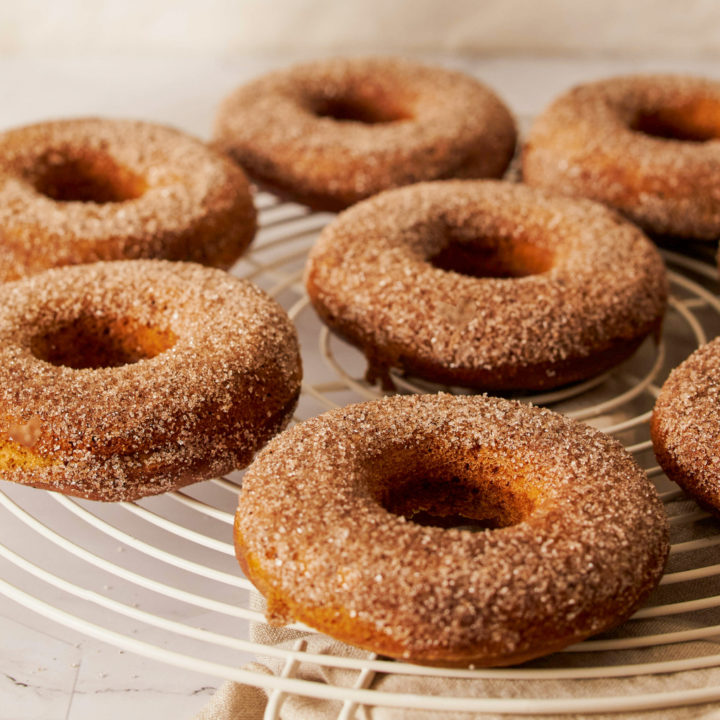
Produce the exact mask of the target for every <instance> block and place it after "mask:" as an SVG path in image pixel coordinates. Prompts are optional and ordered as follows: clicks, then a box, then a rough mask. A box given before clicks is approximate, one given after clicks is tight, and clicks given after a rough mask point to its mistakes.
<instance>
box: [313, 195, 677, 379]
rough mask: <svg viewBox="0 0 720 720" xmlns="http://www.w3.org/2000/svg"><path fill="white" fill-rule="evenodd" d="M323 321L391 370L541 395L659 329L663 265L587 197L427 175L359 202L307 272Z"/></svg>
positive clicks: (380, 373) (325, 236)
mask: <svg viewBox="0 0 720 720" xmlns="http://www.w3.org/2000/svg"><path fill="white" fill-rule="evenodd" d="M306 286H307V290H308V293H309V296H310V300H311V302H312V304H313V306H314V307H315V309H316V310H317V312H318V313H319V315H320V317H321V319H322V320H323V322H325V323H326V324H327V325H328V326H329V327H330V329H332V330H333V331H335V332H336V333H337V334H338V335H340V336H341V337H343V338H345V339H347V340H349V341H350V342H351V343H354V344H355V345H357V346H359V347H360V348H361V349H362V350H363V352H364V353H365V355H366V356H367V359H368V363H369V372H368V379H369V380H371V381H372V380H375V379H376V378H378V377H379V378H382V379H383V380H384V383H385V385H386V386H387V385H390V384H391V381H390V378H389V376H388V369H389V368H400V369H402V370H404V371H406V372H409V373H411V374H413V375H417V376H419V377H422V378H426V379H429V380H433V381H436V382H441V383H447V384H451V385H464V386H468V387H478V388H484V389H494V390H511V389H540V388H550V387H555V386H559V385H563V384H565V383H569V382H573V381H576V380H581V379H583V378H587V377H590V376H592V375H596V374H598V373H600V372H603V371H605V370H607V369H608V368H610V367H612V366H614V365H616V364H617V363H619V362H621V361H622V360H624V359H626V358H627V357H629V356H630V355H631V354H632V353H633V352H634V351H635V350H636V349H637V348H638V346H639V345H640V343H641V342H642V341H643V339H644V338H645V337H646V336H647V335H648V334H649V333H657V332H659V328H660V325H661V322H662V317H663V312H664V308H665V302H666V296H667V279H666V273H665V269H664V265H663V262H662V260H661V258H660V255H659V254H658V252H657V250H656V249H655V247H654V246H653V244H652V243H651V242H650V241H649V240H648V239H647V238H646V237H645V236H644V235H643V234H642V232H640V231H639V230H638V229H637V228H636V227H635V226H633V225H631V224H630V223H629V222H626V221H624V220H622V219H621V218H620V217H619V216H617V215H616V214H614V213H612V212H611V211H609V210H607V209H606V208H604V207H602V206H600V205H598V204H595V203H591V202H589V201H584V200H573V199H569V198H563V197H555V196H552V195H549V194H547V193H545V192H543V191H540V190H535V189H533V188H528V187H526V186H523V185H517V184H510V183H503V182H495V181H445V182H436V183H423V184H419V185H415V186H412V187H408V188H402V189H399V190H393V191H388V192H385V193H382V194H380V195H378V196H376V197H374V198H371V199H369V200H366V201H365V202H363V203H360V204H358V205H356V206H355V207H352V208H350V209H349V210H347V211H345V212H344V213H342V214H341V215H339V216H338V217H337V218H336V219H335V220H334V221H333V222H332V223H330V225H328V226H327V227H326V228H325V229H324V230H323V232H322V234H321V236H320V238H319V240H318V241H317V243H316V245H315V246H314V247H313V249H312V251H311V252H310V256H309V260H308V264H307V268H306Z"/></svg>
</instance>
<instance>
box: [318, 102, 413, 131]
mask: <svg viewBox="0 0 720 720" xmlns="http://www.w3.org/2000/svg"><path fill="white" fill-rule="evenodd" d="M311 108H312V112H313V114H314V115H316V116H317V117H326V118H331V119H333V120H337V121H339V122H357V123H363V124H365V125H379V124H382V123H390V122H396V121H397V120H407V119H408V118H409V117H410V115H409V114H408V113H407V112H405V111H403V110H402V109H401V108H399V107H398V106H397V105H395V104H393V103H392V102H389V101H388V100H385V99H377V98H376V99H371V98H366V97H360V96H356V95H342V96H334V97H318V98H314V99H313V100H312V102H311Z"/></svg>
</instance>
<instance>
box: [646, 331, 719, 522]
mask: <svg viewBox="0 0 720 720" xmlns="http://www.w3.org/2000/svg"><path fill="white" fill-rule="evenodd" d="M651 427H652V438H653V445H654V448H655V454H656V455H657V458H658V462H659V463H660V465H661V466H662V467H663V469H664V470H665V472H666V473H667V475H668V477H669V478H670V479H671V480H674V481H675V482H677V483H678V484H679V485H681V486H682V487H683V489H685V490H686V491H687V492H688V493H689V494H691V495H692V496H694V497H695V498H696V499H697V500H698V501H699V502H700V503H701V504H702V505H703V506H705V507H707V508H708V509H709V510H710V511H711V512H713V513H714V514H715V515H720V453H718V447H719V446H720V338H716V339H715V340H713V341H712V342H709V343H708V344H707V345H704V346H703V347H701V348H699V349H698V350H696V351H695V352H694V353H693V354H692V355H690V357H689V358H687V360H685V361H684V362H683V363H682V364H680V365H679V366H678V367H676V368H675V369H674V370H673V371H672V372H671V373H670V376H669V377H668V379H667V380H666V381H665V383H664V384H663V386H662V390H661V391H660V395H659V396H658V399H657V402H656V403H655V409H654V411H653V417H652V425H651Z"/></svg>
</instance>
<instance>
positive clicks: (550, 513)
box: [235, 394, 668, 666]
mask: <svg viewBox="0 0 720 720" xmlns="http://www.w3.org/2000/svg"><path fill="white" fill-rule="evenodd" d="M418 512H421V513H422V512H424V513H425V514H426V519H427V513H429V514H430V516H431V517H434V519H433V520H432V521H431V524H425V525H421V524H419V523H417V522H412V521H411V520H412V519H413V517H414V516H415V514H416V513H418ZM458 515H460V516H462V517H464V518H465V519H466V521H467V520H468V519H469V520H471V521H474V522H475V523H480V524H483V525H484V526H485V528H486V529H484V530H481V531H479V532H472V531H470V530H468V529H458V528H454V527H452V528H451V527H448V526H447V523H446V522H444V519H445V518H447V517H448V516H451V517H453V516H458ZM426 522H427V520H426ZM434 523H437V524H434ZM443 525H444V527H443ZM235 543H236V550H237V555H238V559H239V561H240V564H241V566H242V568H243V570H244V572H245V573H246V575H247V576H248V578H249V579H250V580H251V581H252V582H253V583H254V584H255V586H256V587H257V588H258V590H259V591H260V592H261V593H262V594H263V595H264V596H265V597H266V598H267V603H268V610H267V612H268V618H269V620H270V622H272V623H273V624H283V623H286V622H290V621H292V620H298V621H301V622H304V623H307V624H308V625H310V626H311V627H314V628H316V629H317V630H319V631H320V632H323V633H327V634H328V635H331V636H332V637H334V638H336V639H339V640H342V641H343V642H347V643H350V644H352V645H357V646H360V647H362V648H365V649H368V650H371V651H373V652H377V653H380V654H382V655H388V656H390V657H394V658H401V659H404V660H408V661H410V662H417V663H423V664H434V665H468V664H474V665H479V666H493V665H509V664H515V663H521V662H525V661H526V660H530V659H532V658H534V657H538V656H540V655H544V654H548V653H551V652H554V651H556V650H559V649H560V648H562V647H565V646H566V645H569V644H571V643H574V642H577V641H579V640H581V639H582V638H585V637H587V636H588V635H591V634H594V633H598V632H601V631H603V630H606V629H608V628H609V627H612V626H613V625H616V624H617V623H619V622H621V621H622V620H624V619H625V618H627V617H628V616H629V615H631V614H632V613H633V612H634V610H635V609H636V608H637V607H638V606H639V605H640V604H641V603H642V602H643V601H644V599H645V598H646V597H647V595H648V593H649V592H650V591H651V590H652V589H653V588H654V587H655V586H656V585H657V583H658V581H659V579H660V576H661V575H662V572H663V568H664V565H665V560H666V557H667V554H668V526H667V519H666V517H665V512H664V509H663V505H662V503H661V502H660V500H659V499H658V496H657V493H656V491H655V488H654V487H653V485H652V484H651V483H650V482H649V481H648V479H647V476H646V475H645V473H644V472H643V471H642V469H641V468H640V467H638V465H637V464H636V463H635V461H634V460H633V459H632V457H631V456H630V455H629V454H628V453H627V452H626V451H625V450H624V449H623V447H622V446H621V445H620V444H619V443H617V442H616V441H615V440H613V439H612V438H610V437H609V436H607V435H605V434H603V433H601V432H599V431H597V430H595V429H593V428H591V427H589V426H586V425H583V424H580V423H578V422H575V421H573V420H570V419H569V418H565V417H563V416H561V415H558V414H556V413H553V412H550V411H549V410H542V409H538V408H533V407H529V406H527V405H522V404H520V403H518V402H512V401H508V400H501V399H497V398H490V397H483V396H475V397H468V396H450V395H442V394H441V395H415V396H394V397H389V398H385V399H383V400H381V401H375V402H370V403H362V404H359V405H351V406H348V407H344V408H339V409H338V410H333V411H331V412H329V413H326V414H324V415H321V416H319V417H315V418H312V419H311V420H308V421H306V422H304V423H301V424H299V425H296V426H295V427H293V428H292V429H290V430H288V431H286V432H284V433H282V434H281V435H279V436H278V437H276V438H275V439H274V440H272V441H271V442H270V443H269V444H268V446H267V447H266V448H265V449H264V450H263V451H262V452H261V453H260V454H259V455H258V457H257V458H256V459H255V461H254V462H253V464H252V465H251V466H250V468H249V469H248V470H247V472H246V474H245V476H244V478H243V486H242V491H241V494H240V500H239V505H238V510H237V514H236V520H235Z"/></svg>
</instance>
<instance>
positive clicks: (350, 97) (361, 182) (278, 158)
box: [214, 58, 516, 209]
mask: <svg viewBox="0 0 720 720" xmlns="http://www.w3.org/2000/svg"><path fill="white" fill-rule="evenodd" d="M334 100H337V101H349V102H351V103H354V104H361V105H364V106H367V107H368V108H375V109H380V110H381V111H384V112H387V111H388V110H389V111H390V112H392V113H397V114H399V115H401V116H402V119H398V120H394V121H391V122H380V123H373V124H368V123H363V122H354V121H347V120H346V121H338V120H336V119H335V118H333V117H322V116H318V114H317V111H318V107H319V106H321V105H322V104H323V103H327V102H328V101H334ZM214 137H215V139H216V142H217V145H218V147H220V148H221V149H223V150H224V151H226V152H228V153H229V154H230V155H231V156H232V157H234V158H235V159H236V160H237V161H238V162H239V163H240V164H241V165H242V166H243V167H244V168H245V169H246V171H247V172H248V173H249V174H250V175H251V176H252V177H254V178H255V179H257V180H260V181H262V182H264V183H267V184H269V185H270V186H271V187H273V188H274V189H276V190H279V191H281V192H283V193H286V194H289V195H290V196H292V197H295V198H298V199H300V200H301V201H303V202H307V203H308V204H310V205H313V206H316V207H323V208H330V209H339V208H341V207H346V206H347V205H350V204H352V203H354V202H357V201H358V200H360V199H362V198H364V197H367V196H369V195H372V194H375V193H377V192H380V191H381V190H384V189H387V188H390V187H396V186H399V185H406V184H408V183H413V182H419V181H421V180H432V179H436V178H443V177H499V176H500V175H502V173H503V172H504V170H505V168H506V167H507V165H508V163H509V162H510V159H511V158H512V154H513V150H514V147H515V138H516V133H515V126H514V122H513V120H512V117H511V115H510V113H509V111H508V110H507V108H506V107H505V105H504V104H503V103H502V102H501V101H500V100H499V98H498V97H497V96H496V95H495V93H493V92H492V91H491V90H490V89H489V88H487V87H485V86H484V85H483V84H481V83H480V82H478V81H477V80H475V79H474V78H472V77H469V76H467V75H464V74H462V73H459V72H453V71H450V70H446V69H443V68H434V67H427V66H424V65H420V64H418V63H415V62H411V61H408V60H401V59H398V58H353V59H343V58H336V59H331V60H320V61H316V62H310V63H305V64H301V65H297V66H294V67H291V68H289V69H286V70H280V71H276V72H273V73H269V74H268V75H265V76H263V77H261V78H258V79H256V80H254V81H252V82H250V83H248V84H247V85H244V86H242V87H240V88H238V89H237V90H236V91H235V92H234V93H232V94H231V95H230V96H229V97H228V98H226V99H225V101H224V102H223V104H222V105H221V107H220V109H219V111H218V116H217V120H216V125H215V132H214Z"/></svg>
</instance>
